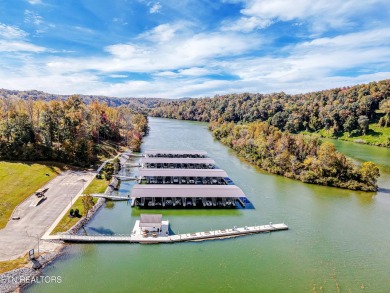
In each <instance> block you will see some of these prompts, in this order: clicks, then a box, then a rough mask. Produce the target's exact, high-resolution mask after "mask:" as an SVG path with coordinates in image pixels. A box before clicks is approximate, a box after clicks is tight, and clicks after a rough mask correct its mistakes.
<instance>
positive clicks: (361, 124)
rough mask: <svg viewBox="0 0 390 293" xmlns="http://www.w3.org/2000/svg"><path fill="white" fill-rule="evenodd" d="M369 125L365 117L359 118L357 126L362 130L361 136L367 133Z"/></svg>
mask: <svg viewBox="0 0 390 293" xmlns="http://www.w3.org/2000/svg"><path fill="white" fill-rule="evenodd" d="M369 123H370V120H369V119H368V117H367V116H364V115H362V116H359V119H358V124H359V127H360V129H361V130H362V132H363V134H366V133H367V132H368V125H369Z"/></svg>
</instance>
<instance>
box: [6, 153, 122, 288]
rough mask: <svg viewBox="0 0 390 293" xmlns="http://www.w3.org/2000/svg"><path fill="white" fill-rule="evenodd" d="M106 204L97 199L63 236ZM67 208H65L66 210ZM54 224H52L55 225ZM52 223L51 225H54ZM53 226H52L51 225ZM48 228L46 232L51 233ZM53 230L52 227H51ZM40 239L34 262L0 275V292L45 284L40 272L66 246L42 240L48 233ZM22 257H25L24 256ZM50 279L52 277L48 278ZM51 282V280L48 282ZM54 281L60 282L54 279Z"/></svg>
mask: <svg viewBox="0 0 390 293" xmlns="http://www.w3.org/2000/svg"><path fill="white" fill-rule="evenodd" d="M122 155H124V159H126V160H127V159H128V157H127V156H126V154H125V153H122V154H119V155H118V156H119V157H122ZM117 184H118V182H115V179H113V180H112V181H111V183H110V184H109V185H108V186H107V188H106V191H105V192H104V193H105V194H111V193H112V192H113V191H114V188H115V187H116V185H117ZM105 203H106V199H105V198H99V199H98V201H97V203H96V204H95V205H94V206H93V207H92V209H91V210H89V211H88V213H87V215H86V216H85V217H83V218H81V219H80V220H79V221H78V222H77V223H76V224H75V225H73V226H72V227H71V228H70V229H69V230H68V231H66V232H63V233H64V234H70V235H74V234H76V233H77V232H78V231H79V230H80V229H81V228H82V227H83V226H84V225H86V224H87V223H88V222H89V221H90V220H91V219H92V218H93V217H94V216H95V214H96V213H97V211H99V209H100V208H101V207H102V206H103V205H104V204H105ZM67 209H68V208H65V210H67ZM55 222H56V221H55ZM55 222H54V223H55ZM54 223H53V224H54ZM52 226H53V225H52ZM51 228H52V227H51ZM51 228H49V230H48V231H47V232H49V234H50V232H51V231H52V229H51ZM53 228H54V227H53ZM47 232H46V233H45V235H44V236H43V237H42V242H41V246H40V248H41V249H40V251H41V253H40V255H39V257H38V258H37V259H35V260H29V261H28V264H27V265H25V266H24V267H22V268H17V269H14V270H11V271H8V272H5V273H2V274H0V292H18V290H20V289H21V288H24V287H26V286H29V285H32V284H34V283H44V282H47V280H45V277H43V276H42V270H43V269H44V268H45V267H46V266H47V265H48V264H50V263H52V262H53V261H55V260H56V259H57V258H58V257H60V256H61V255H62V253H63V250H64V248H65V247H66V246H67V244H66V243H65V242H63V241H57V240H50V239H44V237H45V236H46V234H47V235H49V234H48V233H47ZM24 257H27V255H25V256H24ZM50 278H52V276H50ZM51 281H53V280H52V279H50V280H49V282H51ZM55 281H60V279H58V278H57V279H56V280H55Z"/></svg>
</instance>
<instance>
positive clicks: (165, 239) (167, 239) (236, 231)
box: [45, 223, 288, 244]
mask: <svg viewBox="0 0 390 293" xmlns="http://www.w3.org/2000/svg"><path fill="white" fill-rule="evenodd" d="M281 230H288V226H287V225H286V224H284V223H282V224H269V225H262V226H250V227H247V226H246V227H241V228H233V229H222V230H215V231H206V232H196V233H186V234H178V235H167V236H157V237H152V236H148V237H144V236H142V235H141V234H139V233H137V232H133V233H132V234H131V235H91V236H87V235H66V234H57V235H50V236H47V237H46V238H45V239H46V240H62V241H65V242H89V243H99V242H105V243H148V244H152V243H155V244H157V243H175V242H186V241H205V240H215V239H225V238H233V237H239V236H244V235H249V234H256V233H265V232H274V231H281Z"/></svg>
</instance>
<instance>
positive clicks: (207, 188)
mask: <svg viewBox="0 0 390 293" xmlns="http://www.w3.org/2000/svg"><path fill="white" fill-rule="evenodd" d="M130 197H131V198H142V197H179V198H180V197H234V198H237V197H246V196H245V194H244V192H243V191H242V190H241V188H239V187H237V186H235V185H172V184H138V185H135V186H134V187H133V190H132V191H131V195H130Z"/></svg>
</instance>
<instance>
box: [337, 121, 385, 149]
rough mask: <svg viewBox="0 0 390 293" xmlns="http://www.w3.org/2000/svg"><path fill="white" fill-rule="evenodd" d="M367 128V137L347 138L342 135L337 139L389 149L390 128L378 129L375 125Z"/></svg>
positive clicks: (345, 134) (346, 135) (345, 135)
mask: <svg viewBox="0 0 390 293" xmlns="http://www.w3.org/2000/svg"><path fill="white" fill-rule="evenodd" d="M369 128H370V129H369V131H368V133H367V135H359V136H352V137H349V136H348V134H347V133H344V135H343V136H341V137H339V139H342V140H348V141H354V142H360V143H367V144H372V145H378V146H388V147H390V127H378V125H377V124H376V123H375V124H370V126H369Z"/></svg>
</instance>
